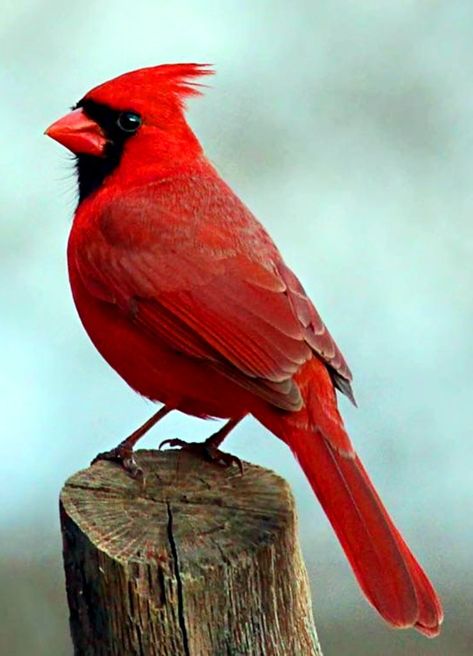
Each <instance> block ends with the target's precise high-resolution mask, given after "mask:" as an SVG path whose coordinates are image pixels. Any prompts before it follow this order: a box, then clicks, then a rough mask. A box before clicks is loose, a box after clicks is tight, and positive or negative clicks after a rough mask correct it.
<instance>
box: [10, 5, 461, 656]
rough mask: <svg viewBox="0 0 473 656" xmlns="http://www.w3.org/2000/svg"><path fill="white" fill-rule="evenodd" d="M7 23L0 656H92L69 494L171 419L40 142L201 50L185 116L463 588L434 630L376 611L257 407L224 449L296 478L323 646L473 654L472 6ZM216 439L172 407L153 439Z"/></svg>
mask: <svg viewBox="0 0 473 656" xmlns="http://www.w3.org/2000/svg"><path fill="white" fill-rule="evenodd" d="M0 37H1V38H0V60H1V64H0V84H1V90H2V94H1V95H2V102H1V103H0V116H1V122H2V135H3V137H2V147H1V158H2V164H3V165H2V175H1V177H0V185H1V200H0V203H1V219H0V220H1V241H0V253H1V257H0V268H1V277H2V284H1V288H0V302H1V307H2V320H1V323H0V342H1V344H2V351H3V354H2V361H3V365H2V376H1V377H0V386H1V395H0V398H1V401H0V403H1V417H2V435H3V445H2V456H1V460H0V494H1V500H2V503H1V504H0V652H1V653H2V654H9V655H10V654H12V655H15V656H16V655H18V656H26V655H27V654H28V655H29V654H32V653H34V654H35V655H37V656H42V655H48V656H50V655H53V656H67V655H70V654H71V653H72V648H71V644H70V640H69V634H68V624H67V608H66V603H65V594H64V589H63V578H62V565H61V543H60V536H59V530H58V513H57V497H58V493H59V490H60V488H61V485H62V483H63V482H64V480H65V479H66V477H68V476H69V475H70V474H72V473H73V472H74V471H76V470H77V469H79V468H82V467H85V466H87V464H88V463H89V461H90V460H91V458H92V457H93V456H94V455H95V454H96V453H97V452H98V451H101V450H104V449H106V448H110V447H112V446H114V445H115V444H116V442H117V441H118V439H121V438H122V437H124V436H125V435H126V434H128V433H129V432H130V431H131V430H132V429H134V428H136V427H137V425H139V424H140V423H141V422H143V421H144V420H145V419H146V418H147V417H148V416H149V415H150V414H151V413H152V411H153V408H152V406H151V404H149V403H147V402H146V401H145V400H143V399H141V398H139V397H138V396H136V395H135V394H134V393H133V392H131V391H130V389H128V388H127V386H126V385H125V384H124V383H123V382H122V381H121V380H120V379H119V378H118V377H117V375H116V374H115V373H114V372H113V371H112V370H111V369H110V368H109V367H108V365H106V363H105V362H104V361H102V360H101V358H100V357H99V356H98V355H97V353H96V352H95V351H94V348H93V347H92V345H91V343H90V342H89V341H88V338H87V337H86V335H85V333H84V332H83V330H82V327H81V326H80V324H79V320H78V318H77V316H76V313H75V310H74V307H73V304H72V301H71V297H70V293H69V286H68V281H67V275H66V266H65V248H66V240H67V235H68V231H69V228H70V220H71V217H72V213H73V210H74V207H75V202H76V201H75V182H74V176H73V162H72V160H71V158H70V157H69V156H68V155H67V154H66V151H65V150H64V149H61V148H60V147H59V146H58V145H57V144H55V143H53V142H52V141H50V140H48V139H46V138H45V137H43V136H42V132H43V130H44V129H45V128H46V127H47V126H48V125H49V124H50V123H51V122H52V121H53V120H55V119H56V118H58V117H59V116H61V115H62V114H64V113H65V111H66V110H67V109H68V107H70V106H71V105H72V104H73V103H75V102H76V101H77V100H78V99H79V98H80V97H81V96H82V95H83V94H84V93H85V92H86V91H87V90H89V89H90V88H91V87H92V86H95V85H96V84H98V83H100V82H103V81H104V80H107V79H109V78H111V77H114V76H115V75H117V74H120V73H122V72H124V71H128V70H131V69H134V68H139V67H141V66H147V65H154V64H158V63H163V62H179V61H197V62H210V63H212V64H214V65H215V67H216V70H217V75H216V76H215V77H214V78H213V79H212V80H210V81H209V84H210V87H211V88H209V89H208V90H207V91H206V94H205V97H204V98H201V99H196V100H194V101H192V102H191V103H190V107H189V119H190V122H191V124H192V126H193V127H194V129H195V131H196V132H197V134H198V135H199V137H200V138H201V140H202V142H203V144H204V147H205V148H206V151H207V154H208V156H209V157H210V158H211V159H212V160H213V162H214V163H215V164H216V166H217V167H218V169H219V170H220V171H221V173H222V174H223V176H224V177H225V178H226V179H227V180H228V181H229V182H230V184H231V186H232V187H233V188H234V189H235V190H236V192H237V193H238V194H239V195H240V196H241V197H242V198H243V200H244V201H245V202H246V203H247V204H248V205H249V206H250V208H252V210H253V211H254V212H255V213H256V215H257V216H258V217H259V218H260V219H261V220H262V221H263V223H264V224H265V225H266V227H267V228H268V229H269V231H270V232H271V234H272V235H273V237H274V238H275V240H276V242H277V243H278V245H279V246H280V248H281V250H282V251H283V253H284V255H285V257H286V260H287V262H288V263H289V264H290V265H291V266H292V267H293V268H294V269H295V270H296V271H297V273H298V275H299V276H300V278H301V279H302V281H303V283H304V285H305V287H306V288H307V290H308V292H309V293H310V295H311V296H312V298H313V299H314V301H315V303H316V305H317V307H318V309H319V311H320V313H321V314H322V316H323V317H324V319H325V321H326V323H327V324H328V326H329V327H330V329H331V331H332V333H333V334H334V336H335V337H336V339H337V341H338V343H339V345H340V347H341V348H342V350H343V352H344V353H345V355H346V357H347V359H348V361H349V362H350V365H351V367H352V369H353V371H354V374H355V393H356V396H357V399H358V404H359V409H358V410H356V409H354V408H351V407H350V406H349V403H348V402H345V400H344V399H343V400H341V406H342V411H343V413H344V415H345V417H346V421H347V424H348V427H349V430H350V432H351V434H352V436H353V438H354V441H355V443H356V445H357V447H358V450H359V452H360V454H361V456H362V457H363V459H364V461H365V463H366V465H367V468H368V470H369V471H370V473H371V475H372V477H373V479H374V481H375V483H376V485H377V487H378V489H379V491H380V493H381V496H382V497H383V499H384V500H385V502H386V504H387V506H388V508H389V509H390V510H391V511H392V514H393V515H394V517H395V519H396V521H397V522H398V524H399V526H400V527H401V529H402V531H403V532H404V534H405V535H406V537H407V539H408V542H409V543H410V544H411V546H412V548H413V550H414V551H415V553H416V554H417V555H418V557H419V558H420V560H421V561H422V563H423V564H424V565H425V567H426V569H427V570H428V572H429V574H430V575H431V577H432V579H433V581H434V582H435V583H436V585H437V586H438V589H439V591H440V593H441V596H442V597H443V600H444V603H445V610H446V620H445V625H444V631H443V633H442V635H441V636H440V638H438V639H436V640H434V641H428V640H426V639H424V638H422V637H421V636H418V635H417V634H414V632H413V631H409V632H395V631H392V630H390V629H389V628H387V627H386V626H384V624H383V623H382V622H381V621H380V620H379V619H378V617H377V616H376V615H375V613H374V612H373V611H372V610H371V609H370V608H369V607H368V605H367V604H366V603H365V601H364V600H363V599H362V597H361V595H360V593H359V591H358V587H357V585H356V584H355V582H354V579H353V577H352V575H351V572H350V570H349V568H348V565H347V563H346V561H345V558H344V556H343V555H342V552H341V550H340V548H339V546H338V544H337V542H336V540H335V538H334V536H333V533H332V531H331V529H330V527H329V525H328V523H327V521H326V519H325V517H324V516H323V514H322V512H321V510H320V508H319V506H318V504H317V502H316V501H315V499H314V498H313V496H312V494H311V492H310V490H309V488H308V485H307V484H306V482H305V480H304V479H303V476H302V474H301V471H300V470H299V468H298V467H297V466H296V464H295V463H294V461H293V460H292V457H291V455H290V454H289V452H288V450H287V449H286V448H285V447H284V446H283V445H282V444H280V443H278V441H277V440H275V439H274V438H273V437H272V436H269V435H268V434H267V433H266V432H265V431H264V430H263V429H262V428H261V427H260V426H258V425H257V424H256V422H255V421H253V420H247V421H245V422H244V424H243V425H241V427H239V428H238V429H237V430H236V431H235V432H234V434H232V437H231V438H230V439H229V441H228V443H227V448H228V449H229V450H231V451H232V452H234V453H235V454H237V455H238V456H240V457H241V458H245V459H248V460H251V461H254V462H257V463H258V464H260V465H264V466H266V467H270V468H272V469H275V470H276V471H277V472H279V473H280V474H282V475H283V476H285V477H286V478H287V479H288V480H289V481H290V483H291V485H292V487H293V489H294V491H295V494H296V497H297V502H298V508H299V513H300V531H301V536H302V542H303V548H304V554H305V558H306V563H307V566H308V569H309V574H310V578H311V586H312V591H313V597H314V609H315V615H316V620H317V626H318V629H319V634H320V638H321V642H322V646H323V648H324V653H325V655H326V656H337V655H341V654H350V656H357V655H358V654H360V655H361V654H363V656H375V655H376V656H379V655H380V654H382V655H383V656H391V655H392V656H394V655H401V654H402V655H407V656H411V655H413V656H423V655H427V654H432V655H440V654H441V655H443V656H444V655H448V656H463V655H466V654H470V655H471V654H472V653H473V624H472V619H471V617H472V615H471V608H472V602H473V576H472V564H473V556H472V550H473V521H472V514H473V513H472V511H471V503H472V497H473V475H472V467H473V465H472V447H471V444H472V440H471V423H472V421H471V413H472V406H473V380H472V375H471V372H472V369H473V349H472V346H473V338H472V320H473V295H472V291H471V288H472V283H473V229H472V212H473V193H472V184H471V175H472V171H473V148H472V146H473V84H472V81H473V4H472V3H471V2H469V1H468V0H457V1H455V0H450V1H449V2H441V1H434V0H424V1H422V0H406V1H405V2H398V3H393V2H388V1H387V0H381V1H380V0H378V2H373V1H370V0H368V1H366V2H362V1H361V0H358V1H354V0H352V1H350V0H329V1H327V2H314V0H305V1H304V0H297V1H296V2H288V1H287V0H286V1H285V2H282V1H278V0H260V1H259V2H251V1H249V0H246V1H245V0H240V1H238V2H237V1H230V0H229V1H225V2H217V1H211V0H199V1H198V2H179V1H175V0H173V1H172V2H171V1H166V0H161V1H160V2H159V3H158V2H154V1H152V0H134V2H133V3H130V2H123V1H121V0H114V1H113V2H111V1H103V2H100V3H99V2H90V1H88V0H83V1H82V2H80V3H64V2H59V1H57V0H41V1H39V0H36V1H35V0H30V1H27V0H20V1H19V2H15V3H13V2H11V1H9V0H7V1H6V3H4V4H3V6H2V19H1V23H0ZM213 429H214V426H212V425H210V424H208V423H207V424H206V423H205V422H202V421H199V420H196V419H192V418H188V417H185V416H182V415H179V414H177V413H174V414H173V415H171V416H170V417H169V418H167V419H166V420H165V421H163V423H162V424H160V426H159V428H158V429H156V430H154V431H153V432H152V433H151V435H149V436H148V437H147V438H146V440H144V441H143V446H146V447H152V446H154V445H156V444H157V442H158V441H159V440H161V439H164V437H169V436H180V437H182V438H187V439H194V438H198V439H201V438H202V439H203V438H204V437H205V436H206V435H208V434H209V432H210V431H212V430H213Z"/></svg>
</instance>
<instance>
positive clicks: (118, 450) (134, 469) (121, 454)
mask: <svg viewBox="0 0 473 656" xmlns="http://www.w3.org/2000/svg"><path fill="white" fill-rule="evenodd" d="M100 460H108V461H109V462H115V463H117V464H119V465H120V466H121V467H122V468H123V469H124V470H125V471H126V472H127V473H128V474H129V475H130V476H131V477H132V478H134V479H136V480H139V481H141V483H142V484H144V472H143V470H142V469H141V467H138V464H137V462H136V460H135V458H134V456H133V450H132V449H129V448H126V447H123V446H121V445H120V444H119V445H118V446H117V447H115V448H114V449H110V451H103V452H102V453H98V454H97V455H96V456H95V458H94V459H93V460H92V462H91V463H90V464H91V465H95V463H96V462H99V461H100Z"/></svg>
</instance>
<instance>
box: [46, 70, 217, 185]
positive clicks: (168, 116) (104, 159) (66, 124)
mask: <svg viewBox="0 0 473 656" xmlns="http://www.w3.org/2000/svg"><path fill="white" fill-rule="evenodd" d="M209 74H212V70H211V69H210V68H209V67H208V66H207V65H205V64H164V65H161V66H154V67H149V68H142V69H139V70H136V71H132V72H130V73H125V74H124V75H120V76H119V77H116V78H114V79H113V80H109V81H108V82H105V83H103V84H100V85H99V86H97V87H95V88H93V89H92V90H91V91H89V92H88V93H87V94H86V95H85V96H84V97H83V98H82V99H81V100H79V102H78V103H77V104H76V105H75V106H74V107H73V109H72V111H71V112H70V113H69V114H66V115H65V116H63V117H62V118H60V119H59V120H58V121H55V122H54V123H53V124H52V125H50V126H49V127H48V128H47V130H46V132H45V133H46V134H47V135H48V136H49V137H51V138H52V139H55V140H56V141H58V142H59V143H60V144H62V145H63V146H65V147H66V148H68V149H69V150H70V151H72V153H73V154H74V155H76V157H77V167H78V173H79V190H80V194H81V197H82V196H84V195H87V194H88V193H90V192H91V191H93V190H94V189H95V188H97V187H98V186H100V184H101V183H102V182H103V180H104V179H105V177H107V176H108V175H110V173H112V172H114V171H115V170H116V169H117V168H118V166H119V165H120V168H121V169H122V168H123V166H122V165H123V164H125V167H124V168H125V169H126V171H127V173H128V174H129V173H130V170H131V169H133V170H134V171H135V172H136V171H137V170H138V169H139V168H140V167H143V166H148V167H149V166H152V165H153V164H154V165H155V166H159V165H161V166H163V165H165V164H168V165H170V164H171V163H174V164H175V163H176V161H182V160H183V158H184V159H189V158H195V157H196V156H198V155H199V154H200V153H201V151H202V149H201V146H200V144H199V142H198V140H197V138H196V137H195V135H194V134H193V133H192V131H191V129H190V127H189V126H188V124H187V122H186V120H185V117H184V103H185V100H186V98H188V97H190V96H195V95H199V94H200V90H199V86H200V85H199V84H198V83H196V78H199V77H201V76H203V75H209ZM122 172H123V171H122ZM81 178H82V180H81ZM81 187H82V189H81Z"/></svg>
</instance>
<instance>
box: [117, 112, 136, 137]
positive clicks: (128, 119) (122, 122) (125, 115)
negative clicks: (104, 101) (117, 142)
mask: <svg viewBox="0 0 473 656" xmlns="http://www.w3.org/2000/svg"><path fill="white" fill-rule="evenodd" d="M117 125H118V127H119V128H120V130H123V132H128V133H131V132H136V131H137V130H138V128H139V127H140V125H141V116H140V115H139V114H135V113H134V112H122V113H121V114H120V115H119V117H118V118H117Z"/></svg>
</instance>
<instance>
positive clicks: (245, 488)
mask: <svg viewBox="0 0 473 656" xmlns="http://www.w3.org/2000/svg"><path fill="white" fill-rule="evenodd" d="M136 460H137V463H138V465H139V466H140V467H141V468H142V469H143V471H144V473H145V484H144V485H143V484H142V483H141V482H140V481H138V480H134V479H132V478H131V477H130V476H129V475H128V474H127V473H126V472H125V471H123V470H122V469H120V468H119V467H117V466H116V465H114V464H113V463H110V462H104V461H102V462H98V463H96V464H95V465H93V466H92V467H90V468H89V469H86V470H83V471H80V472H78V473H77V474H74V475H73V476H71V478H69V480H68V481H67V482H66V484H65V486H64V488H63V490H62V492H61V497H60V510H61V528H62V534H63V541H64V566H65V571H66V587H67V595H68V602H69V608H70V624H71V633H72V637H73V642H74V646H75V654H76V655H77V656H125V655H126V656H132V655H133V656H171V655H172V656H316V655H320V653H321V652H320V650H319V646H318V643H317V638H316V635H315V628H314V625H313V620H312V612H311V604H310V595H309V588H308V583H307V575H306V571H305V568H304V563H303V561H302V558H301V553H300V548H299V544H298V540H297V529H296V523H297V522H296V514H295V509H294V501H293V497H292V494H291V492H290V489H289V486H288V485H287V483H286V482H285V481H284V480H283V479H282V478H280V477H279V476H277V475H276V474H274V473H273V472H271V471H268V470H266V469H263V468H261V467H258V466H256V465H251V464H249V463H244V474H243V476H242V475H241V474H240V471H239V469H238V467H236V466H233V467H230V468H226V469H225V468H222V467H219V466H217V465H215V464H212V463H206V462H204V461H203V460H202V459H200V458H198V457H196V456H194V455H192V454H189V453H185V452H176V451H164V452H158V451H138V452H136Z"/></svg>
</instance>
